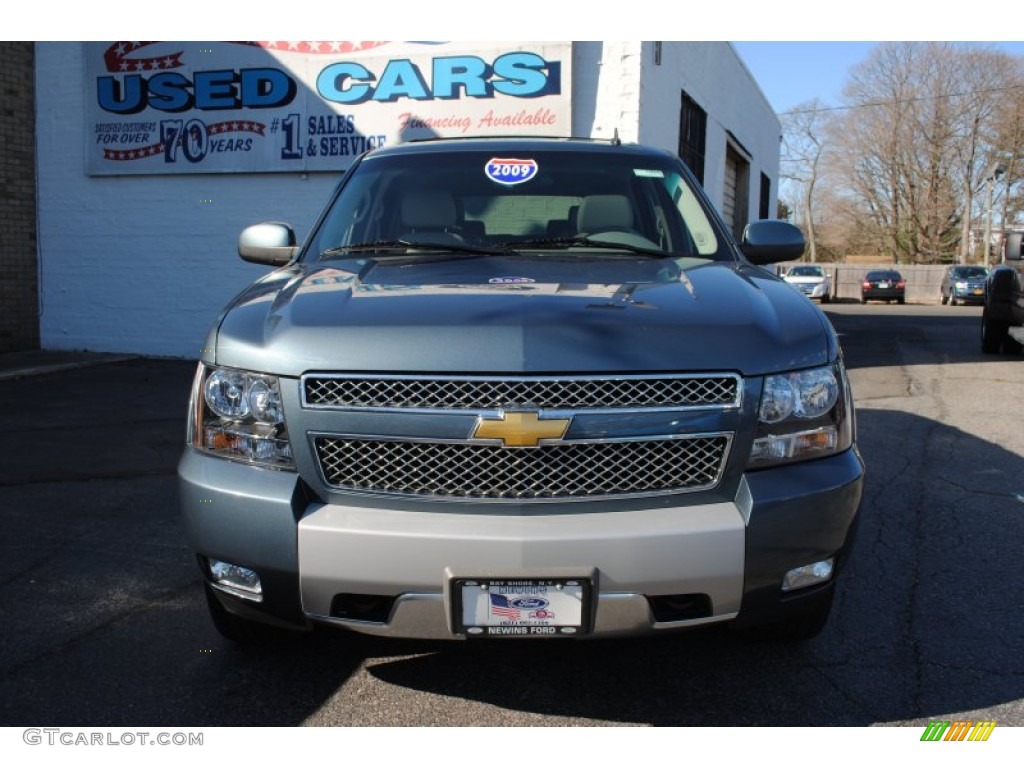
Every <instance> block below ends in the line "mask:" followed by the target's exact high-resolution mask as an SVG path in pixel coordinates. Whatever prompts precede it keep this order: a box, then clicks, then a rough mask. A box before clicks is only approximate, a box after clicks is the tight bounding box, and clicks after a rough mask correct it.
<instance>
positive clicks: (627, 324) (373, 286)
mask: <svg viewBox="0 0 1024 768" xmlns="http://www.w3.org/2000/svg"><path fill="white" fill-rule="evenodd" d="M836 354H837V346H836V343H835V336H834V333H833V332H832V330H831V326H830V325H829V323H828V321H827V320H826V319H825V317H824V315H823V314H822V313H821V311H820V310H819V309H818V308H817V307H815V306H814V305H813V304H811V303H810V302H808V301H807V300H806V298H804V297H803V296H801V295H800V294H799V293H797V292H795V291H793V290H792V289H790V288H789V287H788V286H786V285H785V284H784V283H783V282H782V281H781V280H779V279H778V278H776V277H774V276H772V275H770V274H768V273H767V272H765V271H763V270H761V269H758V268H756V267H751V266H749V265H742V264H734V263H718V262H706V261H701V260H671V259H633V258H628V259H625V258H618V257H612V258H609V257H604V258H601V257H589V258H588V257H585V256H576V255H574V254H573V255H569V254H556V255H554V256H551V255H545V256H543V257H539V256H538V257H533V258H530V257H518V256H517V257H509V256H493V257H492V256H483V257H481V256H474V257H472V258H465V257H459V256H455V257H452V256H445V257H432V256H424V257H422V258H420V259H417V260H402V261H393V260H381V261H379V262H378V261H374V260H345V261H332V262H320V263H317V264H299V265H296V266H291V267H287V268H284V269H281V270H278V271H276V272H274V273H272V274H270V275H268V276H267V277H265V278H263V279H262V280H260V281H259V282H257V283H255V284H254V285H253V286H252V287H251V288H250V289H248V290H247V291H245V292H244V293H242V294H241V295H240V296H238V297H237V298H236V299H235V300H234V302H232V304H231V305H230V306H229V307H228V308H227V309H226V310H225V313H224V314H223V316H222V318H221V322H220V325H219V328H218V330H217V340H216V362H217V363H218V364H221V365H227V366H233V367H238V368H246V369H250V370H258V371H262V372H266V373H275V374H279V375H287V376H297V375H300V374H302V373H305V372H309V371H376V372H408V373H411V372H423V373H431V372H434V373H467V374H470V373H481V374H484V373H538V374H539V373H572V372H577V373H598V372H631V373H640V372H655V371H723V372H724V371H736V372H739V373H741V374H745V375H758V374H764V373H770V372H776V371H783V370H790V369H794V368H802V367H807V366H813V365H820V364H824V363H826V362H828V361H829V360H830V359H832V358H834V357H835V355H836Z"/></svg>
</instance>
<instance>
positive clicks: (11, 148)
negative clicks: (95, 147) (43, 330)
mask: <svg viewBox="0 0 1024 768" xmlns="http://www.w3.org/2000/svg"><path fill="white" fill-rule="evenodd" d="M33 61H34V51H33V44H32V43H31V42H0V222H2V225H0V352H11V351H14V350H20V349H35V348H37V347H38V346H39V298H38V296H39V294H38V277H37V276H38V271H37V267H36V171H35V87H34V82H35V77H34V74H33Z"/></svg>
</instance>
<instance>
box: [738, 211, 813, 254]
mask: <svg viewBox="0 0 1024 768" xmlns="http://www.w3.org/2000/svg"><path fill="white" fill-rule="evenodd" d="M740 250H741V251H743V253H744V255H745V256H746V257H747V258H748V259H750V261H751V263H753V264H758V265H760V264H774V263H775V262H777V261H790V260H792V259H799V258H800V257H801V256H802V255H803V253H804V233H803V232H801V231H800V230H799V229H797V228H796V227H794V226H793V225H792V224H790V223H788V222H785V221H776V220H774V219H764V220H762V221H755V222H752V223H750V224H748V225H747V227H746V229H744V230H743V240H742V241H741V242H740Z"/></svg>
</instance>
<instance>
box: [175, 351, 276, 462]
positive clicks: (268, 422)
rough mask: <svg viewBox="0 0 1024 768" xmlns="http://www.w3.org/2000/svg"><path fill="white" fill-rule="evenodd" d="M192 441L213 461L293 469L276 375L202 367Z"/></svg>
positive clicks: (195, 397)
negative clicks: (225, 460)
mask: <svg viewBox="0 0 1024 768" xmlns="http://www.w3.org/2000/svg"><path fill="white" fill-rule="evenodd" d="M188 440H189V444H191V445H192V446H193V447H194V448H196V449H198V450H200V451H203V452H204V453H209V454H212V455H214V456H221V457H223V458H226V459H235V460H237V461H246V462H249V463H252V464H261V465H264V466H269V467H276V468H278V469H293V468H294V467H295V463H294V461H293V459H292V448H291V443H290V442H289V440H288V428H287V426H286V425H285V420H284V409H283V407H282V405H281V384H280V382H279V381H278V378H277V377H276V376H267V375H264V374H261V373H252V372H249V371H240V370H236V369H233V368H213V367H210V366H207V365H204V364H203V363H200V364H199V369H198V370H197V371H196V380H195V384H194V386H193V389H192V402H191V407H190V408H189V426H188Z"/></svg>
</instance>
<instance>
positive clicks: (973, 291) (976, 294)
mask: <svg viewBox="0 0 1024 768" xmlns="http://www.w3.org/2000/svg"><path fill="white" fill-rule="evenodd" d="M949 295H950V296H952V297H953V298H954V299H955V300H956V301H960V302H963V303H964V304H984V303H985V290H984V288H980V289H978V288H956V287H955V286H954V288H953V289H952V290H951V291H950V293H949Z"/></svg>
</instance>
